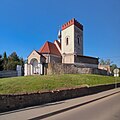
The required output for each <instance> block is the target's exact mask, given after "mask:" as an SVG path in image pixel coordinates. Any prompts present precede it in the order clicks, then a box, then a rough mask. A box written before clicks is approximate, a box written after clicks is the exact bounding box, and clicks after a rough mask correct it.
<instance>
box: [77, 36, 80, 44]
mask: <svg viewBox="0 0 120 120" xmlns="http://www.w3.org/2000/svg"><path fill="white" fill-rule="evenodd" d="M77 40H78V45H80V36H78V37H77Z"/></svg>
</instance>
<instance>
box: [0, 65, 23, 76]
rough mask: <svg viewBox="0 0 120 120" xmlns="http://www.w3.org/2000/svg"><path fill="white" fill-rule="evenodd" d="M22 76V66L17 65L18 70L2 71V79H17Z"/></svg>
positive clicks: (0, 74) (0, 72) (0, 73)
mask: <svg viewBox="0 0 120 120" xmlns="http://www.w3.org/2000/svg"><path fill="white" fill-rule="evenodd" d="M21 75H22V68H21V66H20V65H17V67H16V70H4V71H0V78H4V77H16V76H21Z"/></svg>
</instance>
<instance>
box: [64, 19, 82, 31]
mask: <svg viewBox="0 0 120 120" xmlns="http://www.w3.org/2000/svg"><path fill="white" fill-rule="evenodd" d="M71 25H75V26H77V27H78V28H80V29H81V30H83V25H82V24H80V23H79V22H78V21H77V20H75V18H73V19H71V20H70V21H68V22H67V23H65V24H63V25H62V30H64V29H66V28H68V27H70V26H71Z"/></svg>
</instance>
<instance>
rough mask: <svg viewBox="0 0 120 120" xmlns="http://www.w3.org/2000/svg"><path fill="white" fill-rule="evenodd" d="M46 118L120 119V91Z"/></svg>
mask: <svg viewBox="0 0 120 120" xmlns="http://www.w3.org/2000/svg"><path fill="white" fill-rule="evenodd" d="M44 120H120V93H118V94H116V95H112V96H109V97H107V98H104V99H101V100H98V101H95V102H92V103H89V104H87V105H84V106H80V107H78V108H76V109H72V110H69V111H66V112H64V113H60V114H57V115H55V116H52V117H49V118H46V119H44Z"/></svg>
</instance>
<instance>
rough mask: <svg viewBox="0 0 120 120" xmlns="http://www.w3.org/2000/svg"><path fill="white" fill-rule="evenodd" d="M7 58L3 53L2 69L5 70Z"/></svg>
mask: <svg viewBox="0 0 120 120" xmlns="http://www.w3.org/2000/svg"><path fill="white" fill-rule="evenodd" d="M7 64H8V58H7V54H6V52H4V53H3V69H4V70H7Z"/></svg>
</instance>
